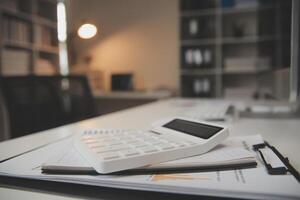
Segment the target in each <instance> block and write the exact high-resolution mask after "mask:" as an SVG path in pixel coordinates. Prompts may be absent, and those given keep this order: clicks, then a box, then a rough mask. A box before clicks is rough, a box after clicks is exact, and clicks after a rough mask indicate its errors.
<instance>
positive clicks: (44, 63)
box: [35, 58, 56, 75]
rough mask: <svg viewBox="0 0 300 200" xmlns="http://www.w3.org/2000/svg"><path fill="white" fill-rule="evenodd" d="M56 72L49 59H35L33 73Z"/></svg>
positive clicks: (46, 73)
mask: <svg viewBox="0 0 300 200" xmlns="http://www.w3.org/2000/svg"><path fill="white" fill-rule="evenodd" d="M55 73H56V70H55V67H54V65H53V64H52V63H51V61H50V60H47V59H42V58H39V59H37V61H36V67H35V74H37V75H54V74H55Z"/></svg>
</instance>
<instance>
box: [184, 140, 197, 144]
mask: <svg viewBox="0 0 300 200" xmlns="http://www.w3.org/2000/svg"><path fill="white" fill-rule="evenodd" d="M185 142H186V143H187V144H189V145H196V144H197V143H196V142H193V141H190V140H186V141H185Z"/></svg>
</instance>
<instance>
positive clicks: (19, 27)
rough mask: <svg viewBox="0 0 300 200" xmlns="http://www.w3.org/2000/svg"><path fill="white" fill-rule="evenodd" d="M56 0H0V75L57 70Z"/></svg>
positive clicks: (54, 72) (31, 73)
mask: <svg viewBox="0 0 300 200" xmlns="http://www.w3.org/2000/svg"><path fill="white" fill-rule="evenodd" d="M56 4H57V1H56V0H1V1H0V27H1V28H0V29H1V30H2V31H1V32H0V75H1V76H18V75H51V74H56V73H58V71H59V70H58V62H59V57H58V56H59V54H58V40H57V15H56Z"/></svg>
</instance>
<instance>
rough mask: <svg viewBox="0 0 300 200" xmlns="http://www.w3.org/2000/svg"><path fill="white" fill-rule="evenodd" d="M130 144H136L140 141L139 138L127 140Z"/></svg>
mask: <svg viewBox="0 0 300 200" xmlns="http://www.w3.org/2000/svg"><path fill="white" fill-rule="evenodd" d="M126 142H127V143H128V144H136V143H139V142H140V141H139V140H128V141H126Z"/></svg>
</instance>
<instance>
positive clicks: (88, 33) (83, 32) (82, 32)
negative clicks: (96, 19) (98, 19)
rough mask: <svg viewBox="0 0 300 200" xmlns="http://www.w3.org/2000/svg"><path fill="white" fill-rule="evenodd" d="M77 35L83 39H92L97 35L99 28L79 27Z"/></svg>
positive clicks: (87, 25)
mask: <svg viewBox="0 0 300 200" xmlns="http://www.w3.org/2000/svg"><path fill="white" fill-rule="evenodd" d="M77 33H78V35H79V37H81V38H83V39H90V38H92V37H94V36H95V35H96V34H97V27H96V26H95V25H93V24H83V25H81V26H80V27H79V29H78V31H77Z"/></svg>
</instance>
